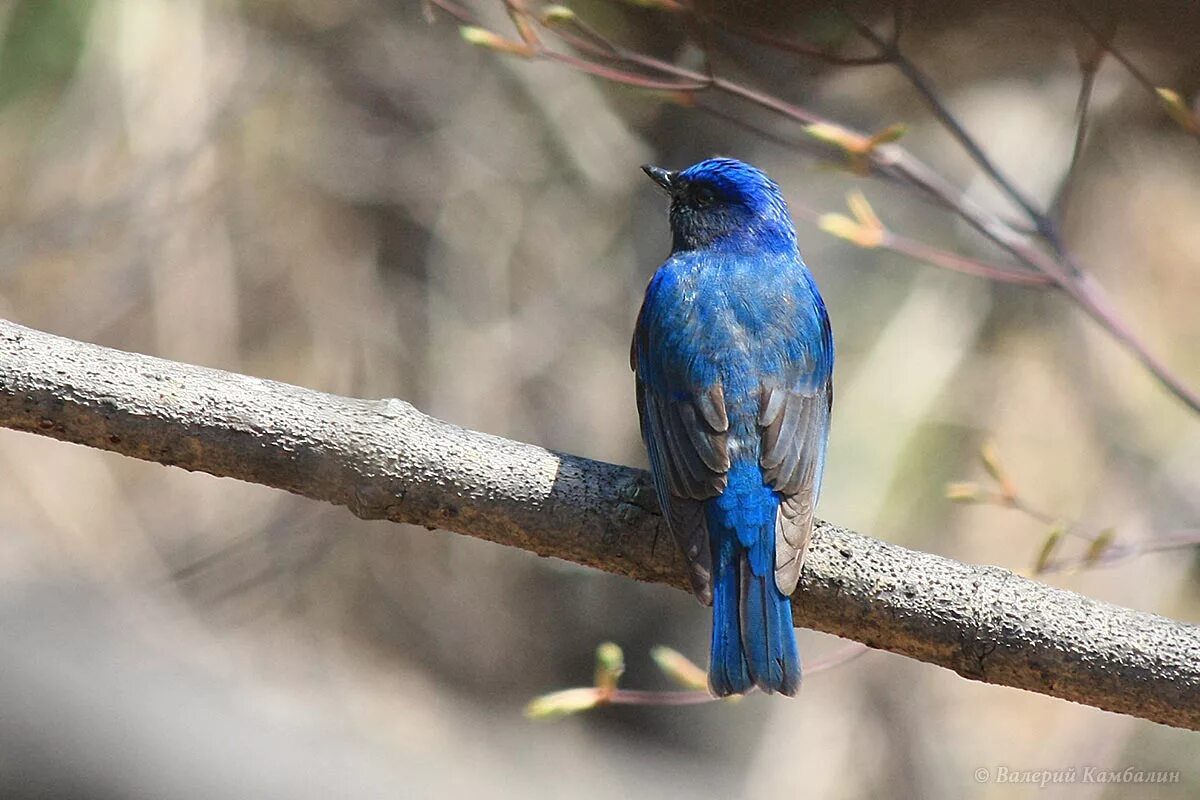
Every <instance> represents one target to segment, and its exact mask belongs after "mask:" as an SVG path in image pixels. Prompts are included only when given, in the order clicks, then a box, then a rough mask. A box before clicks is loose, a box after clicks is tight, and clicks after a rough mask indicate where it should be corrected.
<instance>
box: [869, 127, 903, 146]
mask: <svg viewBox="0 0 1200 800" xmlns="http://www.w3.org/2000/svg"><path fill="white" fill-rule="evenodd" d="M906 133H908V126H907V125H905V124H903V123H901V122H897V123H895V124H894V125H888V126H887V127H886V128H884V129H883V130H881V131H877V132H876V133H873V134H872V135H871V138H870V139H869V140H868V141H869V142H870V143H871V146H872V147H878V146H879V145H881V144H891V143H892V142H894V141H896V140H897V139H899V138H900V137H901V136H903V135H904V134H906Z"/></svg>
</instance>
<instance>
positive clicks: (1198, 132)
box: [1154, 86, 1200, 136]
mask: <svg viewBox="0 0 1200 800" xmlns="http://www.w3.org/2000/svg"><path fill="white" fill-rule="evenodd" d="M1154 91H1155V92H1157V93H1158V99H1159V100H1161V101H1162V104H1163V107H1164V108H1165V109H1166V110H1167V114H1168V115H1170V117H1171V119H1173V120H1175V122H1176V123H1178V125H1179V126H1180V127H1181V128H1183V129H1184V130H1185V131H1187V132H1188V133H1190V134H1192V135H1193V136H1200V119H1197V117H1196V115H1195V114H1194V113H1193V112H1192V110H1191V109H1190V108H1188V107H1187V103H1185V102H1183V98H1182V97H1180V96H1179V92H1177V91H1175V90H1174V89H1167V88H1165V87H1161V86H1160V87H1159V88H1157V89H1155V90H1154Z"/></svg>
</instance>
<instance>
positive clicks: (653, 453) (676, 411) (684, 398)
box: [631, 338, 729, 605]
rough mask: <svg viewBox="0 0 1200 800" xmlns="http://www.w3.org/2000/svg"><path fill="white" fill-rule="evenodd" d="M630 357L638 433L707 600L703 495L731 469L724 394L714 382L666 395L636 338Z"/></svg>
mask: <svg viewBox="0 0 1200 800" xmlns="http://www.w3.org/2000/svg"><path fill="white" fill-rule="evenodd" d="M631 362H632V365H633V368H634V371H635V373H636V374H637V405H638V416H639V417H640V419H641V426H642V438H643V439H644V440H645V441H646V451H647V453H648V455H649V457H650V466H651V470H650V471H651V473H652V474H653V476H654V483H655V490H656V491H657V493H658V499H659V503H660V504H661V505H662V507H663V509H662V510H663V515H664V516H665V517H666V519H667V525H668V527H669V528H670V529H671V534H672V536H673V537H674V539H675V543H676V545H678V547H679V551H680V552H681V553H683V557H684V559H685V560H686V561H687V564H688V577H689V579H690V581H691V586H692V592H693V593H694V594H695V595H696V598H697V599H698V600H700V602H702V603H704V604H705V605H711V604H712V553H711V550H710V548H709V541H708V524H707V522H706V521H705V515H704V506H703V501H704V500H706V499H708V498H710V497H716V496H717V495H719V494H720V493H721V492H722V491H724V489H725V480H726V473H727V472H728V471H729V452H728V448H727V431H728V429H729V419H728V417H727V416H726V413H725V395H724V393H723V392H722V390H721V387H720V385H719V384H718V385H716V386H714V387H713V388H710V389H708V390H696V391H693V392H686V391H685V392H676V393H672V394H671V396H664V393H663V392H661V391H658V390H656V389H655V388H654V387H653V386H651V385H650V384H649V383H648V382H647V381H646V379H645V375H644V373H643V371H642V370H641V369H639V364H638V347H637V339H636V338H635V340H634V347H633V352H632V353H631Z"/></svg>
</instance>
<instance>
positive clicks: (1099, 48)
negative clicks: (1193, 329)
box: [1050, 25, 1116, 220]
mask: <svg viewBox="0 0 1200 800" xmlns="http://www.w3.org/2000/svg"><path fill="white" fill-rule="evenodd" d="M1115 33H1116V26H1115V25H1110V26H1109V27H1108V28H1106V29H1105V31H1104V34H1105V39H1103V40H1102V41H1099V42H1097V43H1096V46H1095V47H1093V48H1092V52H1090V53H1087V52H1081V53H1080V56H1079V96H1078V98H1076V100H1075V142H1074V144H1073V146H1072V147H1071V162H1070V164H1068V166H1067V172H1066V175H1064V176H1063V179H1062V183H1060V184H1059V187H1058V192H1057V193H1056V194H1055V197H1054V201H1053V202H1052V203H1051V204H1050V208H1051V211H1050V213H1051V215H1052V216H1053V217H1054V218H1055V219H1058V220H1062V219H1064V218H1065V217H1066V213H1067V202H1068V201H1069V200H1070V194H1071V189H1072V188H1073V187H1074V184H1075V175H1076V172H1077V171H1078V168H1079V157H1080V155H1081V154H1082V153H1083V145H1084V142H1085V141H1086V139H1087V134H1088V111H1089V109H1090V106H1091V100H1092V90H1093V89H1094V88H1095V85H1096V73H1097V72H1099V70H1100V64H1101V62H1102V61H1103V60H1104V54H1105V52H1107V50H1108V48H1109V44H1110V43H1111V42H1112V37H1113V35H1115Z"/></svg>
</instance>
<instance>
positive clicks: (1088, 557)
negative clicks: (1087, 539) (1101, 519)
mask: <svg viewBox="0 0 1200 800" xmlns="http://www.w3.org/2000/svg"><path fill="white" fill-rule="evenodd" d="M1116 536H1117V531H1116V529H1115V528H1105V529H1104V530H1102V531H1100V533H1099V534H1097V535H1096V538H1095V539H1093V540H1092V543H1091V544H1090V545H1088V549H1087V553H1086V554H1084V556H1083V563H1085V564H1087V565H1088V566H1089V567H1090V566H1092V565H1093V564H1095V563H1096V562H1097V561H1099V560H1100V556H1102V555H1104V551H1106V550H1108V548H1109V547H1111V546H1112V543H1113V539H1115V538H1116Z"/></svg>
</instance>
